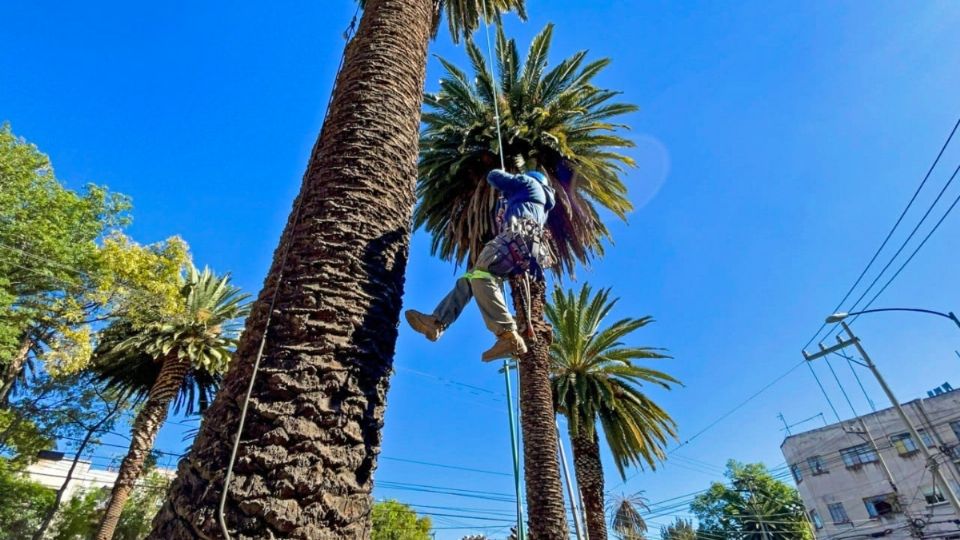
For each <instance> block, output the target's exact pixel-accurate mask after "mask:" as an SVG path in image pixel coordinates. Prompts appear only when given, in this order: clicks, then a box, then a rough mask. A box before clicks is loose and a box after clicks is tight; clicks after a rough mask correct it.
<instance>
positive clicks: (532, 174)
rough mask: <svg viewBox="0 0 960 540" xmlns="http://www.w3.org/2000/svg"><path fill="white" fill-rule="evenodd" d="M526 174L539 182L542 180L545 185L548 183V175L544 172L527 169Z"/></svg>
mask: <svg viewBox="0 0 960 540" xmlns="http://www.w3.org/2000/svg"><path fill="white" fill-rule="evenodd" d="M525 174H526V175H527V176H529V177H531V178H535V179H536V180H537V182H540V183H541V184H543V185H547V175H545V174H543V173H542V172H540V171H527V172H526V173H525Z"/></svg>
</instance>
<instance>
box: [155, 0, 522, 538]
mask: <svg viewBox="0 0 960 540" xmlns="http://www.w3.org/2000/svg"><path fill="white" fill-rule="evenodd" d="M362 4H363V8H364V11H363V16H362V17H361V19H360V22H359V25H358V27H357V31H356V35H355V36H354V37H353V39H352V40H351V41H350V43H349V44H348V45H347V47H346V50H345V54H344V58H343V68H342V69H341V70H340V72H339V74H338V75H337V78H336V84H335V87H334V91H333V95H332V98H331V101H330V105H329V107H328V110H327V117H326V120H325V121H324V126H323V128H322V129H321V132H320V136H319V138H318V140H317V143H316V145H315V146H314V149H313V152H312V155H311V157H310V161H309V163H308V165H307V170H306V172H305V174H304V177H303V183H302V185H301V188H300V194H299V196H298V198H297V200H296V202H295V203H294V210H293V211H292V212H291V214H290V217H289V219H288V221H287V226H286V228H285V230H284V232H283V234H282V236H281V238H280V242H279V246H278V248H277V250H276V251H275V252H274V259H273V263H272V266H271V268H270V271H269V273H268V275H267V278H266V280H265V282H264V286H263V289H262V291H261V293H260V296H259V298H258V299H257V301H256V302H255V304H254V307H253V310H252V312H251V316H250V317H249V319H248V322H247V327H246V331H245V332H244V335H243V337H242V338H241V340H240V344H239V345H238V348H237V354H236V360H235V361H234V362H233V367H232V368H231V369H230V371H229V372H228V373H227V375H226V377H225V379H224V386H223V390H222V392H220V393H219V394H218V396H217V399H216V400H215V402H214V403H213V404H212V405H211V407H210V409H209V410H208V411H207V413H206V414H205V415H204V421H203V424H202V426H201V429H200V433H199V434H198V435H197V439H196V441H195V442H194V445H193V449H192V450H191V452H190V454H189V456H188V457H187V458H186V459H185V460H183V461H182V462H181V465H180V471H179V475H178V478H177V480H176V481H175V482H174V484H173V486H172V488H171V490H170V493H169V495H168V497H167V501H166V503H165V505H164V508H163V509H161V511H160V513H159V514H158V517H157V519H156V520H155V522H154V530H153V531H152V532H151V536H150V538H152V539H155V540H160V539H163V540H166V539H169V538H178V539H183V538H218V537H221V536H222V533H221V532H220V529H219V526H218V521H219V519H218V518H219V513H218V506H219V502H220V498H221V497H220V496H221V494H222V493H223V492H224V478H225V470H226V469H227V465H228V463H229V462H230V461H231V459H230V454H231V450H232V447H233V440H234V437H235V436H236V434H237V432H238V425H239V418H240V413H241V409H242V407H243V404H244V403H249V410H248V412H247V418H246V424H245V428H244V430H243V431H242V432H241V437H242V438H241V444H240V451H239V454H238V460H237V462H236V468H235V469H234V473H235V476H234V480H233V481H232V482H231V483H230V485H229V488H228V489H227V490H226V492H227V495H228V498H227V501H226V508H225V516H224V518H225V519H224V521H225V522H226V524H227V526H228V528H229V529H231V530H232V531H234V532H235V534H236V535H243V536H246V537H252V538H269V537H271V536H276V537H312V538H362V537H364V536H366V535H367V534H369V533H368V531H369V526H370V517H369V516H370V510H371V507H372V504H373V499H372V497H371V492H372V489H373V475H374V471H375V470H376V467H377V456H378V454H379V452H380V441H381V428H382V426H383V419H384V411H385V408H386V401H385V398H386V393H387V389H388V384H389V377H390V373H391V369H392V365H393V354H394V349H395V345H396V339H397V323H398V322H399V318H400V307H401V304H402V302H401V298H402V295H403V284H404V273H405V271H406V262H407V255H408V252H409V240H410V232H411V227H410V222H411V216H412V213H413V207H414V204H415V202H416V197H415V180H416V174H417V171H416V159H417V153H418V146H417V142H418V134H419V130H420V112H421V105H422V100H423V89H424V86H423V85H424V77H425V73H426V64H427V47H428V44H429V41H430V39H431V37H432V36H433V35H434V34H435V33H436V31H437V29H438V28H439V25H440V23H441V21H442V19H443V18H444V17H446V23H447V25H448V26H449V28H450V29H451V33H452V35H453V36H454V39H460V38H462V37H465V36H467V35H469V34H470V33H471V32H472V31H473V30H474V29H476V28H477V27H478V25H479V24H480V23H481V20H482V19H483V16H484V15H488V16H489V19H488V20H490V21H492V20H495V19H496V18H497V17H499V16H500V14H501V13H503V12H506V11H511V10H512V11H516V12H517V13H518V14H519V15H520V16H521V17H522V16H524V8H523V6H524V2H523V0H365V1H364V2H363V3H362ZM268 319H269V320H268ZM261 338H265V339H264V340H262V339H261ZM261 343H263V347H262V348H261ZM261 353H262V354H261ZM258 358H260V359H261V361H260V364H259V368H260V370H259V376H258V377H256V378H254V387H253V391H252V394H251V399H250V400H249V401H246V400H245V395H246V392H247V383H248V381H249V380H251V378H252V373H253V366H254V364H255V363H256V361H257V359H258Z"/></svg>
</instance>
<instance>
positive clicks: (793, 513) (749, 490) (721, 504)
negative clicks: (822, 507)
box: [690, 460, 814, 540]
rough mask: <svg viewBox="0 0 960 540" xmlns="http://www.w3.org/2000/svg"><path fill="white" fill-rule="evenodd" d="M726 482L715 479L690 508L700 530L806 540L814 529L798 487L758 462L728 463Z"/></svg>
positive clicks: (750, 538) (748, 539)
mask: <svg viewBox="0 0 960 540" xmlns="http://www.w3.org/2000/svg"><path fill="white" fill-rule="evenodd" d="M725 476H726V477H727V480H728V481H729V485H726V484H722V483H719V482H714V483H713V484H712V485H711V486H710V489H709V490H707V492H706V493H704V494H702V495H698V496H697V497H696V498H695V499H694V500H693V503H691V504H690V509H691V510H692V511H693V513H694V514H695V515H696V516H697V520H698V521H699V522H700V529H699V530H700V532H701V533H705V534H706V535H713V536H719V537H722V538H739V539H743V540H768V539H769V540H805V539H812V538H814V536H813V531H811V529H810V525H809V523H808V522H807V519H806V516H805V515H804V510H803V504H802V502H801V501H800V495H799V494H798V493H797V490H796V489H795V488H793V487H792V486H790V485H789V484H787V483H785V482H783V481H780V480H777V479H776V478H774V477H773V475H771V474H770V472H769V471H768V470H767V468H766V467H765V466H764V465H763V464H761V463H752V464H743V463H740V462H737V461H735V460H730V461H729V462H727V472H726V473H725Z"/></svg>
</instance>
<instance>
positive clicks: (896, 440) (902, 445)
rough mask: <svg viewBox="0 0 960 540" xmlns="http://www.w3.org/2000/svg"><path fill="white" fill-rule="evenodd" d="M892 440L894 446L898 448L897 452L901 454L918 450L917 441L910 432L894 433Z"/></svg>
mask: <svg viewBox="0 0 960 540" xmlns="http://www.w3.org/2000/svg"><path fill="white" fill-rule="evenodd" d="M890 442H891V443H893V447H894V448H896V449H897V453H898V454H900V455H901V456H909V455H910V454H913V453H914V452H916V451H917V443H916V442H915V441H914V440H913V437H911V436H910V434H909V433H901V434H899V435H894V436H893V437H890Z"/></svg>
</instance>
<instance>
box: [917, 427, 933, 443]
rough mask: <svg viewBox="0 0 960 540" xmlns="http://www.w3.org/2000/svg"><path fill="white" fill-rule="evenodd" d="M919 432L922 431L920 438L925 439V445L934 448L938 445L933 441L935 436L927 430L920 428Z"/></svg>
mask: <svg viewBox="0 0 960 540" xmlns="http://www.w3.org/2000/svg"><path fill="white" fill-rule="evenodd" d="M918 433H920V440H922V441H923V445H924V446H926V447H927V448H933V447H934V446H936V445H937V443H935V442H933V437H932V436H931V435H930V434H929V433H927V430H925V429H921V430H918Z"/></svg>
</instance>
